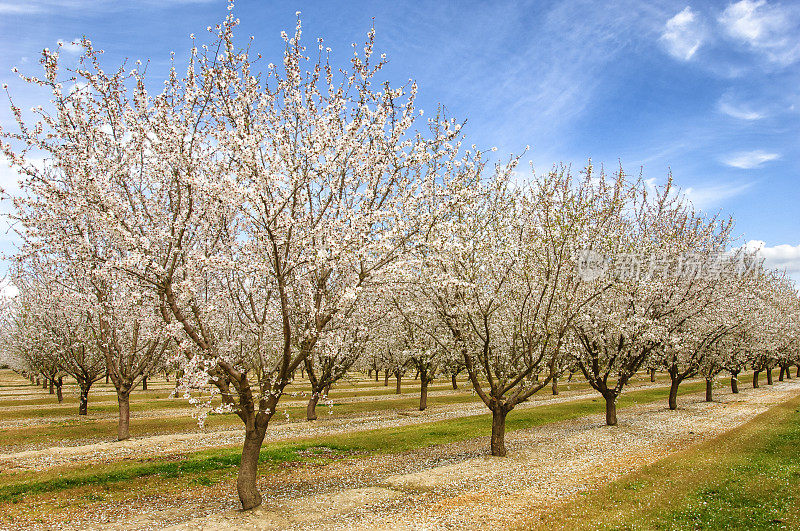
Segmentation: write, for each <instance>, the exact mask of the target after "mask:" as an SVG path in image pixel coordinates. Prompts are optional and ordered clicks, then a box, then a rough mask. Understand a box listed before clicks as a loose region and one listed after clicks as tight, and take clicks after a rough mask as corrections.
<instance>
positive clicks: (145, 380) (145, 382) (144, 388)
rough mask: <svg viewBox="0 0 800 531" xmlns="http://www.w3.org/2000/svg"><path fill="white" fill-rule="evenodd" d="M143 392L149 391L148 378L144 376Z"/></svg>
mask: <svg viewBox="0 0 800 531" xmlns="http://www.w3.org/2000/svg"><path fill="white" fill-rule="evenodd" d="M142 391H147V376H142Z"/></svg>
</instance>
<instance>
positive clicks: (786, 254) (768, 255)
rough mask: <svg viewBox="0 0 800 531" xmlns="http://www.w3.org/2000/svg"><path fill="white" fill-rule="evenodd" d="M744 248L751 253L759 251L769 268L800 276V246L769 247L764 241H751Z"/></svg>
mask: <svg viewBox="0 0 800 531" xmlns="http://www.w3.org/2000/svg"><path fill="white" fill-rule="evenodd" d="M744 247H745V248H746V249H748V250H750V251H754V250H756V249H758V250H759V251H758V252H759V254H760V255H761V257H763V258H764V264H765V265H766V266H767V267H768V268H771V269H780V270H785V271H786V273H787V274H789V275H791V276H797V275H799V274H800V245H787V244H783V245H776V246H774V247H767V246H766V245H765V244H764V242H763V241H760V240H750V241H749V242H747V243H746V244H745V245H744Z"/></svg>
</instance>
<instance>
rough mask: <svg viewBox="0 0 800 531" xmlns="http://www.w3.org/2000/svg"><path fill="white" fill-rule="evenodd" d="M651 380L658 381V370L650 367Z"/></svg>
mask: <svg viewBox="0 0 800 531" xmlns="http://www.w3.org/2000/svg"><path fill="white" fill-rule="evenodd" d="M650 381H651V382H655V381H656V370H655V369H650Z"/></svg>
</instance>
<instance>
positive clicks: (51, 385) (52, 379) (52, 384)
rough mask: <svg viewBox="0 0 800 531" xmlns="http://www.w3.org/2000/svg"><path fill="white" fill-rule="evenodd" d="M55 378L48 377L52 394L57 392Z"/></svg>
mask: <svg viewBox="0 0 800 531" xmlns="http://www.w3.org/2000/svg"><path fill="white" fill-rule="evenodd" d="M54 380H55V378H49V379H48V382H49V386H50V394H51V395H54V394H55V393H56V390H55V382H54Z"/></svg>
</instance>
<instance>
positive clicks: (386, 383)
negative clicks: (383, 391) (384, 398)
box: [383, 369, 389, 387]
mask: <svg viewBox="0 0 800 531" xmlns="http://www.w3.org/2000/svg"><path fill="white" fill-rule="evenodd" d="M383 386H384V387H389V369H386V372H385V373H384V376H383Z"/></svg>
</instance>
